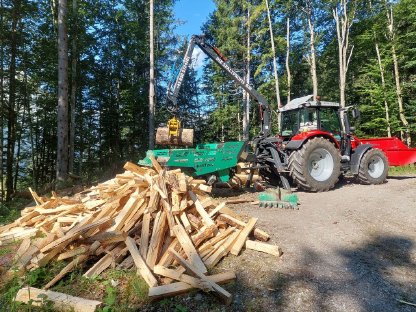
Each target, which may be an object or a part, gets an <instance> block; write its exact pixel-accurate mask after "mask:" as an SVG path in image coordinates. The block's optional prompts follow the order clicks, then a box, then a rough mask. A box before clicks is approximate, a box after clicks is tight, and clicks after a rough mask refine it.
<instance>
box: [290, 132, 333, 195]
mask: <svg viewBox="0 0 416 312" xmlns="http://www.w3.org/2000/svg"><path fill="white" fill-rule="evenodd" d="M289 171H290V175H291V177H292V179H293V181H294V182H295V183H296V184H297V185H298V186H299V187H300V188H302V189H304V190H307V191H312V192H324V191H328V190H330V189H332V188H333V187H334V186H335V183H337V181H338V178H339V176H340V174H341V156H340V154H339V151H338V150H337V148H336V147H335V146H334V144H332V143H331V142H330V141H328V140H326V139H324V138H320V137H316V138H313V139H311V140H310V141H308V142H306V143H305V144H304V145H303V146H302V148H300V149H299V150H297V151H294V152H293V153H292V154H291V155H290V157H289Z"/></svg>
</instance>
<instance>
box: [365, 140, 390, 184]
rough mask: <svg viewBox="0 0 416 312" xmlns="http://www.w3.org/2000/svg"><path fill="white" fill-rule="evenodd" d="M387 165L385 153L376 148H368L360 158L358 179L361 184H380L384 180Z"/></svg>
mask: <svg viewBox="0 0 416 312" xmlns="http://www.w3.org/2000/svg"><path fill="white" fill-rule="evenodd" d="M388 170H389V165H388V161H387V157H386V155H385V154H384V153H383V151H381V150H380V149H378V148H373V149H370V150H369V151H368V152H366V153H365V154H364V156H363V158H362V159H361V162H360V168H359V171H358V181H359V182H360V183H362V184H381V183H384V181H386V178H387V172H388Z"/></svg>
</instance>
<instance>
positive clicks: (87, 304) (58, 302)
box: [15, 287, 102, 312]
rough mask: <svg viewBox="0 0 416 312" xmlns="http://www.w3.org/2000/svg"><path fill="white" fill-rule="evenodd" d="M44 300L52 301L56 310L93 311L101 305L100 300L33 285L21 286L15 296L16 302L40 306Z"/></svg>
mask: <svg viewBox="0 0 416 312" xmlns="http://www.w3.org/2000/svg"><path fill="white" fill-rule="evenodd" d="M45 297H46V298H45ZM45 300H50V301H52V302H53V303H54V308H55V309H56V310H58V311H74V312H94V311H96V310H97V309H98V308H100V307H101V306H102V302H100V301H96V300H88V299H84V298H80V297H74V296H70V295H66V294H63V293H59V292H56V291H50V290H42V289H38V288H34V287H24V288H21V289H20V290H19V291H18V292H17V295H16V298H15V301H17V302H23V303H26V304H31V305H34V306H41V305H42V304H43V302H44V301H45Z"/></svg>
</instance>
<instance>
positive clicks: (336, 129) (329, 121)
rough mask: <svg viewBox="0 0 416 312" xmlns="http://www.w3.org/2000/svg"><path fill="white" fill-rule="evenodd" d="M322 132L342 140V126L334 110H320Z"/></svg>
mask: <svg viewBox="0 0 416 312" xmlns="http://www.w3.org/2000/svg"><path fill="white" fill-rule="evenodd" d="M319 117H320V120H321V130H322V131H327V132H330V133H332V134H333V135H334V136H335V138H337V139H338V137H339V139H341V137H340V134H341V130H340V129H341V125H340V122H339V118H338V113H337V110H335V109H333V108H326V107H321V109H320V115H319Z"/></svg>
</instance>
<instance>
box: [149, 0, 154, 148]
mask: <svg viewBox="0 0 416 312" xmlns="http://www.w3.org/2000/svg"><path fill="white" fill-rule="evenodd" d="M149 5H150V9H149V29H150V31H149V36H150V38H149V44H150V54H149V60H150V72H149V78H150V81H149V149H154V146H155V111H156V103H155V68H154V66H155V55H154V42H153V41H154V38H153V37H154V34H153V31H154V22H153V14H154V8H153V7H154V5H153V0H150V3H149Z"/></svg>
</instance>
